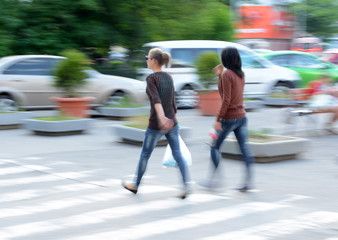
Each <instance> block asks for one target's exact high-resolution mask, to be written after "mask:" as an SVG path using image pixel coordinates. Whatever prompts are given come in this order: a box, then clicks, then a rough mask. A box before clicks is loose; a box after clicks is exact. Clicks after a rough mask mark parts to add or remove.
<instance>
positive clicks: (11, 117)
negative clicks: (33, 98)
mask: <svg viewBox="0 0 338 240" xmlns="http://www.w3.org/2000/svg"><path fill="white" fill-rule="evenodd" d="M31 117H32V113H31V112H13V113H0V129H15V128H20V126H21V124H22V121H23V120H24V119H27V118H31Z"/></svg>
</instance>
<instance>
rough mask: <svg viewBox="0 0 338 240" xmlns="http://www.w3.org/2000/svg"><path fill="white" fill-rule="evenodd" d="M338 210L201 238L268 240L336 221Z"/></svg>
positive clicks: (213, 239)
mask: <svg viewBox="0 0 338 240" xmlns="http://www.w3.org/2000/svg"><path fill="white" fill-rule="evenodd" d="M337 221H338V212H325V211H318V212H312V213H309V214H305V215H302V216H299V217H296V218H293V219H283V220H280V221H277V222H273V223H267V224H263V225H259V226H255V227H252V228H250V229H242V230H241V231H237V232H229V233H224V234H221V235H218V236H212V237H207V238H203V240H232V239H238V240H247V239H257V240H258V239H260V240H268V239H273V238H274V237H281V236H284V235H289V234H292V233H296V232H299V231H302V230H305V229H311V228H319V227H321V226H323V225H326V224H329V223H333V222H337Z"/></svg>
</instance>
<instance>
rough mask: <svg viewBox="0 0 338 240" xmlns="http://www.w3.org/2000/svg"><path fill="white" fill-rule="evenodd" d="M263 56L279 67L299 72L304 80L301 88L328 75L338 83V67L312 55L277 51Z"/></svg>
mask: <svg viewBox="0 0 338 240" xmlns="http://www.w3.org/2000/svg"><path fill="white" fill-rule="evenodd" d="M261 56H263V57H264V58H266V59H268V60H269V61H271V62H272V63H274V64H276V65H278V66H282V67H286V68H289V69H291V70H294V71H296V72H298V73H299V75H300V76H301V78H302V83H301V85H300V87H306V85H307V84H308V83H309V82H311V81H315V80H318V79H319V78H321V77H322V76H323V75H327V76H329V77H330V78H331V79H332V80H334V81H338V66H336V65H334V64H332V63H330V62H327V61H325V60H322V59H320V58H319V57H317V56H315V55H313V54H310V53H303V52H298V51H275V52H272V53H262V54H261Z"/></svg>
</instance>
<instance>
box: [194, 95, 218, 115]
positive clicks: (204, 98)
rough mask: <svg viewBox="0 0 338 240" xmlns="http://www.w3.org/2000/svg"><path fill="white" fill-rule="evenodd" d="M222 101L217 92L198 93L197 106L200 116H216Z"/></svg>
mask: <svg viewBox="0 0 338 240" xmlns="http://www.w3.org/2000/svg"><path fill="white" fill-rule="evenodd" d="M221 105H222V101H221V96H220V95H219V92H218V91H200V92H199V104H198V108H199V109H200V111H201V113H202V115H205V116H217V115H218V113H219V110H220V108H221Z"/></svg>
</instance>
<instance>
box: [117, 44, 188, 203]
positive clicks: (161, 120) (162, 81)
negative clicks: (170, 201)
mask: <svg viewBox="0 0 338 240" xmlns="http://www.w3.org/2000/svg"><path fill="white" fill-rule="evenodd" d="M146 60H147V65H148V68H149V69H151V70H152V71H153V73H152V74H150V75H149V76H148V77H147V89H146V92H147V95H148V98H149V101H150V105H151V110H150V117H149V124H148V128H147V130H146V134H145V138H144V141H143V146H142V151H141V155H140V158H139V163H138V167H137V171H136V176H135V179H134V182H133V183H123V187H124V188H126V189H128V190H129V191H131V192H133V193H134V194H136V193H137V190H138V187H139V185H140V183H141V179H142V176H143V174H144V173H145V170H146V168H147V164H148V160H149V158H150V156H151V153H152V151H153V150H154V148H155V146H156V144H157V142H158V141H159V139H160V138H161V136H163V135H165V136H166V138H167V140H168V143H169V145H170V148H171V149H172V154H173V157H174V159H175V160H176V162H177V164H178V167H179V169H180V172H181V175H182V181H183V190H182V192H181V193H180V194H179V195H178V197H180V198H182V199H184V198H185V197H186V196H187V194H188V193H189V192H190V188H189V185H188V181H189V173H188V167H187V163H186V161H185V160H184V159H183V156H182V153H181V150H180V144H179V126H178V122H177V119H176V112H177V108H176V103H175V99H174V85H173V79H172V77H171V75H169V74H168V73H166V72H163V71H162V66H163V65H166V66H167V65H168V63H169V60H170V55H169V54H168V53H166V52H163V51H162V50H161V49H159V48H153V49H151V50H150V51H149V53H148V56H147V57H146Z"/></svg>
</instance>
